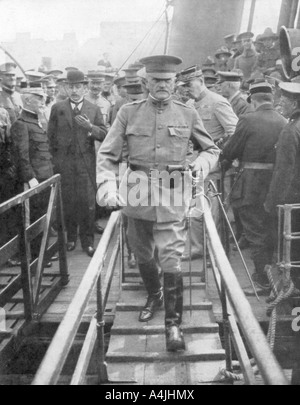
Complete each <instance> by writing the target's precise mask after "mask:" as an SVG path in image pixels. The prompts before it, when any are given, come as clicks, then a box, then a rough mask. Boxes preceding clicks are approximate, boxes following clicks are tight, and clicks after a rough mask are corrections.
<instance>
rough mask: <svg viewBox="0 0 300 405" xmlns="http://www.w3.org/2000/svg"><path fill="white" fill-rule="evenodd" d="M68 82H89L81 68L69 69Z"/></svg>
mask: <svg viewBox="0 0 300 405" xmlns="http://www.w3.org/2000/svg"><path fill="white" fill-rule="evenodd" d="M67 83H68V84H77V83H83V84H87V83H88V80H86V78H85V76H84V73H83V72H81V71H80V70H68V73H67Z"/></svg>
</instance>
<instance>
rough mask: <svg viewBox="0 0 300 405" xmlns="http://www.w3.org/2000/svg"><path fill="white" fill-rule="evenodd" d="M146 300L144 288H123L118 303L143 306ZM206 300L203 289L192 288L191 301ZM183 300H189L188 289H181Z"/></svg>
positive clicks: (186, 301) (187, 301)
mask: <svg viewBox="0 0 300 405" xmlns="http://www.w3.org/2000/svg"><path fill="white" fill-rule="evenodd" d="M146 300H147V293H146V291H145V290H136V291H134V290H125V291H122V292H121V296H120V300H119V302H120V303H124V302H125V303H127V302H129V303H131V302H135V303H137V304H138V305H139V306H141V305H142V306H144V305H145V303H146ZM204 300H206V291H205V290H203V289H196V290H192V303H199V302H202V301H204ZM183 302H185V303H189V302H190V292H189V290H188V289H185V290H184V291H183Z"/></svg>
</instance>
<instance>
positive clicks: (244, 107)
mask: <svg viewBox="0 0 300 405" xmlns="http://www.w3.org/2000/svg"><path fill="white" fill-rule="evenodd" d="M218 76H219V80H218V84H219V85H220V88H221V94H222V96H223V97H225V98H227V100H228V101H229V102H230V104H231V107H232V109H233V111H234V113H235V115H236V116H237V117H238V118H239V117H240V116H241V115H243V114H245V113H246V112H248V111H250V105H249V103H247V101H246V99H245V97H244V96H243V95H242V93H241V91H240V88H241V81H242V76H241V75H240V74H239V73H237V72H218Z"/></svg>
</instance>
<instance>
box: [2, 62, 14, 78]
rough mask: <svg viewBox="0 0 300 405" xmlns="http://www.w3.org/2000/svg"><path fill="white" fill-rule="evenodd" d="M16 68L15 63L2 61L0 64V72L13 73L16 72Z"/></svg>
mask: <svg viewBox="0 0 300 405" xmlns="http://www.w3.org/2000/svg"><path fill="white" fill-rule="evenodd" d="M16 69H17V65H16V64H15V63H13V62H7V63H3V64H2V65H1V66H0V73H3V74H4V73H5V74H12V75H14V74H15V73H16Z"/></svg>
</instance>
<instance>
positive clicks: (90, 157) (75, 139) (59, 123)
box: [48, 70, 106, 256]
mask: <svg viewBox="0 0 300 405" xmlns="http://www.w3.org/2000/svg"><path fill="white" fill-rule="evenodd" d="M86 84H87V81H86V80H85V78H84V74H83V73H82V72H81V71H79V70H71V71H69V72H68V73H67V86H66V87H67V91H68V93H69V97H68V99H67V100H64V101H61V102H58V103H56V104H54V106H53V107H52V110H51V115H50V120H49V125H48V136H49V140H50V145H51V151H52V154H53V161H54V168H55V172H56V173H60V174H61V179H62V196H63V203H64V213H65V220H66V228H67V237H68V244H67V250H68V251H72V250H74V249H75V247H76V241H77V228H78V226H79V234H80V239H81V245H82V248H83V250H84V251H85V252H86V253H87V254H88V255H89V256H93V254H94V252H95V250H94V247H93V244H94V221H95V191H96V182H95V180H96V162H95V159H96V154H95V140H98V141H100V142H101V141H103V139H104V137H105V135H106V128H105V125H104V123H103V119H102V114H101V111H100V108H99V107H97V106H95V105H93V104H92V103H90V102H89V101H87V100H86V99H84V94H85V92H86Z"/></svg>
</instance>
